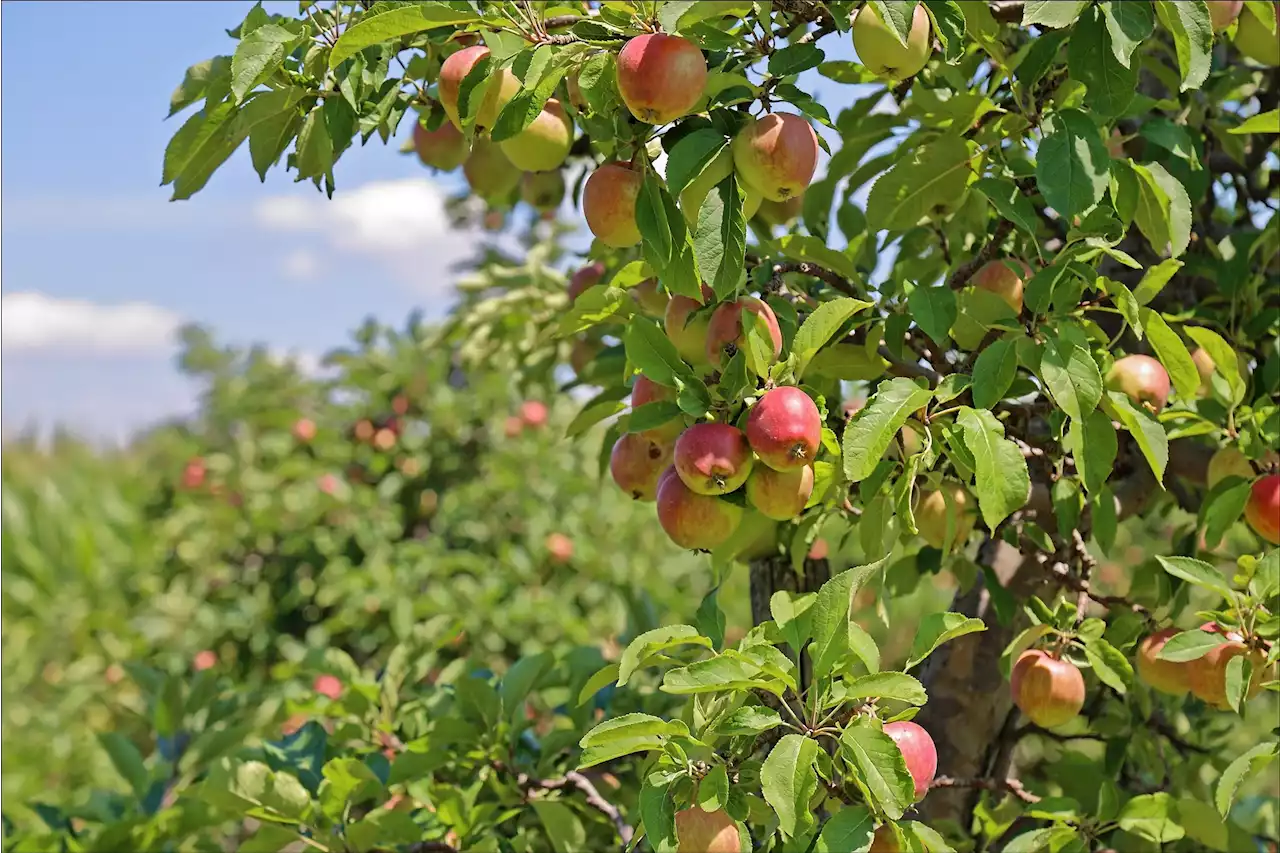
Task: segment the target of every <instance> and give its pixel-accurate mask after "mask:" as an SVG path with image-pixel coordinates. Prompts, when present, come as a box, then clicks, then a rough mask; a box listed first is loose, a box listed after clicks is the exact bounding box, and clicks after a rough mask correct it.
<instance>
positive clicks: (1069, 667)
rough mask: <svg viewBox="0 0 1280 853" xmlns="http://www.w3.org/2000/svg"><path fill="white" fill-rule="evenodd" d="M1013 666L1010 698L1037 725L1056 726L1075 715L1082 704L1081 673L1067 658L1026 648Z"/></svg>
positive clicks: (1082, 687) (1082, 685) (1082, 677)
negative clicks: (1014, 679)
mask: <svg viewBox="0 0 1280 853" xmlns="http://www.w3.org/2000/svg"><path fill="white" fill-rule="evenodd" d="M1014 669H1016V670H1017V671H1018V678H1017V682H1016V686H1017V690H1016V691H1014V693H1013V701H1014V703H1015V704H1016V705H1017V706H1018V708H1019V709H1020V710H1021V711H1022V713H1024V714H1026V715H1027V718H1028V719H1030V720H1031V722H1033V723H1035V724H1036V725H1037V726H1040V727H1042V728H1046V729H1051V728H1054V727H1056V726H1060V725H1062V724H1063V723H1066V722H1068V721H1070V720H1072V719H1075V716H1076V715H1077V714H1079V713H1080V709H1081V708H1083V707H1084V676H1082V675H1081V674H1080V670H1078V669H1076V667H1075V665H1074V664H1072V663H1071V662H1070V661H1065V660H1062V659H1061V658H1055V657H1053V656H1051V655H1047V654H1045V653H1043V652H1040V651H1037V650H1028V651H1025V652H1023V653H1022V654H1021V655H1020V656H1019V657H1018V661H1017V663H1015V664H1014ZM1013 686H1014V682H1013V681H1012V680H1011V681H1010V687H1011V688H1012V687H1013Z"/></svg>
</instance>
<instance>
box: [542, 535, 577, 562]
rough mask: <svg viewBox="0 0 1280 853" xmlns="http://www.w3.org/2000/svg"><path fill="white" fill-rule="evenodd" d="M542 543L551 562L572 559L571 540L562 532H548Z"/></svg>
mask: <svg viewBox="0 0 1280 853" xmlns="http://www.w3.org/2000/svg"><path fill="white" fill-rule="evenodd" d="M544 544H545V546H546V549H547V555H548V556H549V557H551V562H553V563H561V564H563V563H567V562H569V561H570V560H572V559H573V540H572V539H570V538H569V537H568V536H565V535H564V534H563V533H551V534H548V536H547V541H546V542H545V543H544Z"/></svg>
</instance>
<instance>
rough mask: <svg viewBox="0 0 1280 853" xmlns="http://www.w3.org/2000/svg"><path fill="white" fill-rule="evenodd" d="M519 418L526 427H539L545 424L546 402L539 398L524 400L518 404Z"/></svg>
mask: <svg viewBox="0 0 1280 853" xmlns="http://www.w3.org/2000/svg"><path fill="white" fill-rule="evenodd" d="M520 420H522V421H524V425H525V426H527V427H533V428H534V429H539V428H541V427H544V426H546V425H547V404H546V403H543V402H542V401H540V400H525V401H524V402H523V403H521V404H520Z"/></svg>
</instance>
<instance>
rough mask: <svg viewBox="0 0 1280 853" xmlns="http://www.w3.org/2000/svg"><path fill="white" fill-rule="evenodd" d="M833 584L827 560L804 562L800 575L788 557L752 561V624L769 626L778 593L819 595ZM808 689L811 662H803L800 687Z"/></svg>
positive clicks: (803, 660) (803, 658)
mask: <svg viewBox="0 0 1280 853" xmlns="http://www.w3.org/2000/svg"><path fill="white" fill-rule="evenodd" d="M829 580H831V564H830V563H829V562H827V561H826V560H805V561H804V565H803V566H802V567H801V571H800V572H799V573H797V572H796V570H795V569H793V568H791V560H790V559H788V558H787V557H778V556H775V557H766V558H765V559H763V560H752V561H751V624H752V625H759V624H760V623H761V622H768V621H769V620H770V619H772V618H773V616H772V615H771V614H770V613H769V599H770V597H772V596H773V594H774V593H775V592H778V591H779V590H786V591H787V592H796V593H800V592H817V591H818V589H819V588H821V586H822V585H823V584H824V583H826V582H827V581H829ZM808 685H809V660H808V658H807V657H801V659H800V686H801V688H804V687H807V686H808Z"/></svg>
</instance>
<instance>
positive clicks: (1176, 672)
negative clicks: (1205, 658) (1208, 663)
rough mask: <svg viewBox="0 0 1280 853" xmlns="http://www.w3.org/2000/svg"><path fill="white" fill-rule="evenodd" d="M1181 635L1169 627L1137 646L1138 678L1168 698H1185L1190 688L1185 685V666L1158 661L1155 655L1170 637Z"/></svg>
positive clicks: (1148, 637)
mask: <svg viewBox="0 0 1280 853" xmlns="http://www.w3.org/2000/svg"><path fill="white" fill-rule="evenodd" d="M1179 633H1181V632H1180V631H1179V630H1178V629H1177V628H1174V627H1169V628H1165V629H1163V630H1160V631H1157V632H1155V633H1154V634H1150V635H1148V636H1147V637H1146V638H1145V639H1143V641H1142V642H1141V643H1139V644H1138V654H1137V658H1136V660H1137V667H1136V669H1137V670H1138V677H1139V678H1141V679H1142V680H1143V681H1145V682H1146V683H1147V684H1149V685H1150V686H1151V687H1153V688H1155V689H1156V690H1159V691H1160V692H1161V693H1168V694H1169V695H1170V696H1185V695H1186V693H1187V691H1188V690H1189V689H1190V686H1189V685H1188V683H1187V665H1186V663H1179V662H1176V661H1171V660H1160V659H1159V658H1158V657H1157V655H1159V654H1160V650H1161V649H1163V648H1164V645H1165V643H1167V642H1169V638H1170V637H1174V636H1177V635H1178V634H1179Z"/></svg>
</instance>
